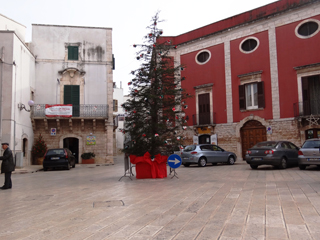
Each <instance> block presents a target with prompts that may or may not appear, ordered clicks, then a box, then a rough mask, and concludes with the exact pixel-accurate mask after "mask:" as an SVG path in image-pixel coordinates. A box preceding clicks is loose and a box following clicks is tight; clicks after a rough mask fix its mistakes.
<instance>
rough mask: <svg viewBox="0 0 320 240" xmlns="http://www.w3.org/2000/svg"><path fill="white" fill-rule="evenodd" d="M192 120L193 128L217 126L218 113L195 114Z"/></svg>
mask: <svg viewBox="0 0 320 240" xmlns="http://www.w3.org/2000/svg"><path fill="white" fill-rule="evenodd" d="M211 118H212V119H211ZM192 120H193V126H203V125H214V124H216V113H215V112H214V113H213V114H211V113H205V114H204V113H201V114H193V115H192Z"/></svg>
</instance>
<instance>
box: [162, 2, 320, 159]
mask: <svg viewBox="0 0 320 240" xmlns="http://www.w3.org/2000/svg"><path fill="white" fill-rule="evenodd" d="M319 30H320V1H314V0H280V1H276V2H274V3H271V4H268V5H266V6H262V7H260V8H257V9H254V10H251V11H248V12H245V13H242V14H239V15H236V16H233V17H230V18H227V19H224V20H221V21H219V22H216V23H213V24H210V25H207V26H204V27H202V28H199V29H196V30H192V31H190V32H187V33H185V34H182V35H179V36H176V37H162V38H161V39H160V41H167V40H169V39H170V40H171V41H172V43H173V44H174V45H175V46H177V48H176V49H174V50H172V51H174V54H172V56H175V58H176V59H175V61H176V62H177V64H181V65H183V66H185V68H184V69H183V70H182V71H181V76H182V77H185V78H186V80H185V81H183V82H182V87H183V88H184V89H186V91H187V92H189V93H190V94H192V95H193V98H190V99H188V100H187V104H188V109H186V110H185V113H186V115H187V116H189V119H190V120H189V121H188V125H189V126H190V127H193V132H191V133H190V134H193V135H194V136H193V138H190V137H189V139H188V141H189V142H193V143H201V142H202V141H204V142H210V141H211V142H212V141H213V139H217V141H218V143H219V145H222V146H224V147H226V148H227V149H228V150H234V151H235V152H236V153H237V154H238V156H241V155H242V156H243V154H244V153H245V151H246V148H248V147H250V146H252V145H253V144H255V143H256V142H257V141H263V140H266V139H267V140H276V139H289V140H291V141H293V142H295V143H296V144H297V145H301V143H302V142H303V141H304V140H305V139H306V138H309V137H312V136H313V137H320V125H318V123H316V124H315V123H313V124H309V122H310V121H309V119H310V117H312V116H314V115H316V116H319V117H320V54H319V50H320V45H319V42H320V32H319ZM308 121H309V122H308ZM214 135H215V136H214ZM189 136H190V135H189ZM257 136H258V137H257ZM197 139H198V140H197ZM210 139H211V140H210ZM197 141H198V142H197Z"/></svg>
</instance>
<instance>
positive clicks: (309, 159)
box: [307, 158, 320, 161]
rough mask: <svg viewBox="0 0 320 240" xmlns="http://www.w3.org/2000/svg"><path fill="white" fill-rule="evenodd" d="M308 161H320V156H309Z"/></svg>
mask: <svg viewBox="0 0 320 240" xmlns="http://www.w3.org/2000/svg"><path fill="white" fill-rule="evenodd" d="M307 160H308V161H320V158H308V159H307Z"/></svg>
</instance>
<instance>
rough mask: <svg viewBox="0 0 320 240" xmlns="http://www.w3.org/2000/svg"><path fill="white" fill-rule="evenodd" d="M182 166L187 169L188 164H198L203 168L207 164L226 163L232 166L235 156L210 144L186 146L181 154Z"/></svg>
mask: <svg viewBox="0 0 320 240" xmlns="http://www.w3.org/2000/svg"><path fill="white" fill-rule="evenodd" d="M181 159H182V165H183V166H185V167H189V166H190V164H198V165H199V166H200V167H205V166H206V165H207V163H212V165H216V164H217V163H228V164H230V165H233V164H234V163H235V161H236V160H237V156H236V154H235V153H233V152H228V151H225V150H223V149H222V148H221V147H219V146H217V145H212V144H197V145H189V146H186V147H185V148H184V149H183V151H182V153H181Z"/></svg>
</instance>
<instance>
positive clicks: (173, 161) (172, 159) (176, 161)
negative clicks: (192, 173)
mask: <svg viewBox="0 0 320 240" xmlns="http://www.w3.org/2000/svg"><path fill="white" fill-rule="evenodd" d="M181 163H182V160H181V157H180V156H179V155H177V154H172V155H170V156H169V157H168V165H169V167H171V168H178V167H180V165H181Z"/></svg>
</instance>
